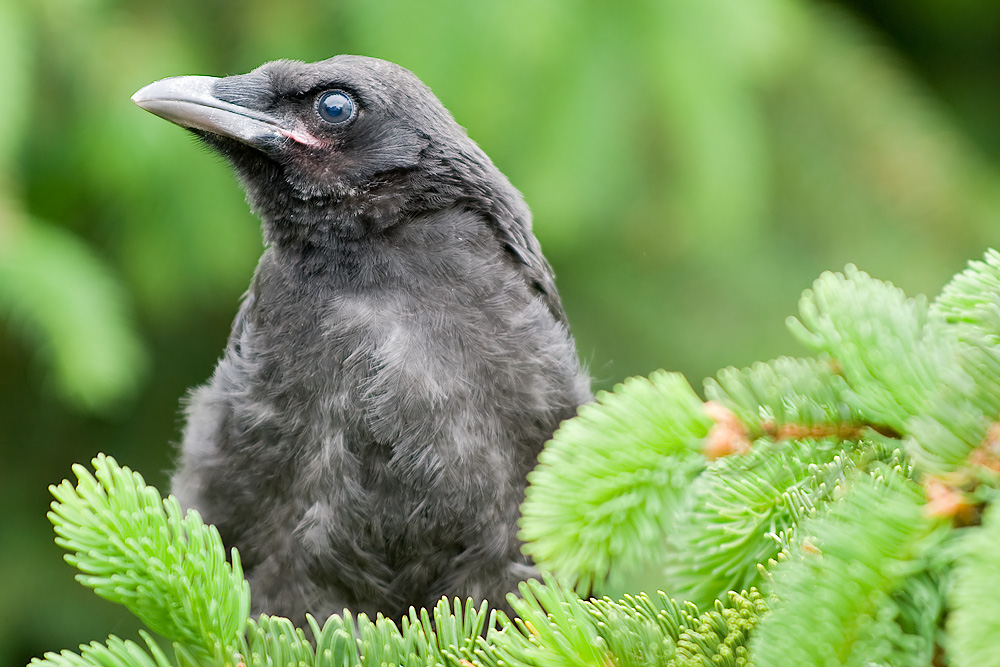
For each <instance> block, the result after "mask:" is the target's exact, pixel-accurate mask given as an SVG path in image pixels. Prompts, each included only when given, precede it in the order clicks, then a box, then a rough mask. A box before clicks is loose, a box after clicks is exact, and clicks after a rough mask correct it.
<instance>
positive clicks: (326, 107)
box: [316, 90, 354, 125]
mask: <svg viewBox="0 0 1000 667" xmlns="http://www.w3.org/2000/svg"><path fill="white" fill-rule="evenodd" d="M316 109H317V111H318V112H319V115H320V118H322V119H323V120H325V121H326V122H328V123H333V124H334V125H340V124H342V123H346V122H347V121H349V120H351V119H352V118H354V100H352V99H351V98H350V97H349V96H348V95H347V94H346V93H343V92H341V91H339V90H331V91H330V92H327V93H323V94H322V95H320V96H319V101H318V102H317V103H316Z"/></svg>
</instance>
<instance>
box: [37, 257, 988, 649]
mask: <svg viewBox="0 0 1000 667" xmlns="http://www.w3.org/2000/svg"><path fill="white" fill-rule="evenodd" d="M789 324H790V326H791V328H792V330H793V331H795V332H796V334H797V337H798V338H799V339H800V340H801V341H802V342H803V343H804V344H805V345H806V346H807V347H808V348H809V349H811V350H812V356H809V357H805V358H791V357H783V358H780V359H776V360H773V361H769V362H762V363H758V364H754V365H753V366H750V367H749V368H743V369H736V368H727V369H724V370H722V371H720V372H719V373H718V374H717V375H716V376H715V377H712V378H709V379H707V380H706V381H705V383H704V393H703V397H701V396H699V395H698V394H697V393H696V392H695V391H694V389H692V387H691V386H690V385H689V384H688V382H687V381H686V380H685V379H684V378H683V377H682V376H680V375H678V374H676V373H668V372H664V371H657V372H654V373H652V374H651V375H650V376H649V377H646V378H631V379H629V380H626V381H625V382H623V383H622V384H620V385H618V386H617V387H615V389H614V390H613V391H611V392H604V393H602V394H600V395H599V396H598V397H597V401H596V402H595V403H593V404H590V405H587V406H584V407H583V408H581V410H580V412H579V415H578V416H577V417H575V418H574V419H571V420H569V421H567V422H564V423H563V425H562V426H561V428H560V429H559V430H558V431H557V432H556V434H555V435H554V436H553V438H552V440H551V441H550V442H549V443H548V444H547V445H546V448H545V451H544V452H543V454H542V456H541V458H540V461H539V465H538V467H537V468H536V469H535V471H534V472H533V473H531V475H530V477H529V482H530V485H529V488H528V492H527V496H526V499H525V502H524V505H523V507H522V512H523V517H522V520H521V537H522V539H524V540H525V543H526V547H525V548H526V550H527V552H528V553H529V554H530V555H531V556H532V557H533V558H534V559H535V561H536V563H537V564H538V566H539V567H540V569H542V570H543V571H545V572H547V573H549V574H546V576H545V577H543V580H542V581H539V582H535V581H532V582H529V583H527V584H524V585H522V587H521V589H520V597H518V598H517V599H513V598H512V600H511V604H512V606H513V608H514V610H515V611H516V613H517V617H515V618H513V619H510V618H507V617H506V616H505V615H503V614H501V613H496V612H490V611H489V610H488V607H487V606H486V605H485V604H484V605H482V606H476V605H474V604H473V603H472V602H471V601H465V602H463V601H460V600H453V601H448V600H442V601H441V602H440V603H439V604H438V605H437V606H436V607H435V608H434V609H432V610H419V611H417V610H413V611H411V612H410V614H409V616H408V617H406V618H403V619H401V620H400V621H399V622H398V623H397V622H395V621H393V620H390V619H386V618H382V617H378V618H376V619H369V618H367V617H365V616H364V615H358V616H357V617H353V616H351V615H350V614H349V613H347V612H345V614H344V615H343V616H333V617H331V618H329V619H314V618H311V617H310V618H309V619H308V627H307V628H296V627H295V626H294V625H293V624H292V623H291V622H290V621H289V620H287V619H283V618H278V617H267V616H261V617H259V618H255V619H250V618H249V613H248V610H249V596H250V590H249V588H248V586H247V584H246V582H245V581H244V579H243V576H242V570H241V568H240V561H239V555H238V553H237V552H236V551H235V550H234V551H232V552H231V553H229V554H227V553H226V551H225V549H224V548H223V546H222V543H221V540H220V539H219V535H218V533H217V531H215V529H214V528H212V527H211V526H206V525H205V524H204V523H203V522H202V521H201V520H200V518H199V517H198V515H197V513H195V512H188V513H187V514H186V515H182V513H181V510H180V507H179V506H178V504H177V502H176V501H175V500H174V499H172V498H166V499H163V498H162V497H161V496H160V494H159V493H158V492H157V491H156V490H155V489H153V488H152V487H150V486H148V485H146V484H145V482H144V480H143V479H142V477H141V476H140V475H139V474H138V473H135V472H132V471H130V470H129V469H128V468H123V467H120V466H119V465H118V464H117V463H116V462H115V461H114V460H113V459H111V458H110V457H105V456H99V457H97V458H96V459H94V461H93V469H94V472H93V473H92V472H90V470H89V469H87V468H85V467H83V466H77V467H76V468H75V470H74V472H75V475H76V478H77V481H76V482H75V483H71V482H69V481H64V482H63V483H62V484H61V485H59V486H57V487H53V488H52V493H53V495H54V497H55V502H54V503H53V506H52V512H51V513H50V515H49V516H50V519H51V520H52V522H53V524H54V526H55V530H56V535H57V538H56V541H57V543H58V544H59V545H60V546H62V547H63V548H65V549H66V550H67V551H68V554H67V556H66V559H67V561H68V562H69V563H70V564H71V565H73V566H74V567H76V568H77V569H78V570H79V571H80V574H79V575H78V577H77V578H78V580H79V581H80V582H81V583H82V584H84V585H85V586H88V587H90V588H92V589H93V590H94V591H95V592H96V593H97V594H98V595H100V596H102V597H104V598H106V599H109V600H111V601H114V602H118V603H120V604H123V605H125V606H126V607H127V608H128V609H129V610H130V611H131V612H132V613H134V614H135V615H136V616H137V617H138V618H140V619H141V620H142V621H143V622H144V623H145V624H146V626H147V627H148V628H149V629H150V630H151V631H153V632H155V633H157V634H158V635H160V636H161V637H163V638H164V639H166V640H167V641H168V642H169V643H170V644H171V645H172V652H169V653H170V654H169V655H168V652H164V651H163V650H162V649H161V648H160V644H159V643H157V642H156V641H154V640H153V638H152V637H151V636H150V635H148V634H145V633H144V634H143V635H142V640H143V644H139V643H136V642H134V641H130V640H122V639H119V638H117V637H114V636H112V637H110V638H109V639H108V640H107V641H106V642H104V643H97V642H95V643H92V644H89V645H85V646H82V647H80V649H79V651H78V652H75V653H74V652H70V651H63V652H62V653H59V654H56V653H49V654H47V655H46V656H45V657H44V658H43V659H36V660H35V661H34V662H33V663H32V664H33V665H36V666H38V667H43V666H44V667H57V666H64V667H85V666H86V667H96V666H98V665H100V666H104V667H113V666H119V665H120V666H123V667H124V666H125V665H139V666H142V667H153V666H156V667H167V666H174V665H176V666H178V667H181V666H188V665H232V666H233V667H237V666H246V665H302V666H312V665H316V666H320V665H324V666H325V665H331V666H332V665H338V666H355V665H358V666H361V665H364V666H366V667H367V666H369V665H381V664H398V665H447V666H449V667H459V666H461V667H499V666H500V665H507V666H515V665H525V666H527V665H533V666H543V665H553V666H554V665H569V664H578V665H619V666H626V665H647V664H658V665H667V666H671V667H673V666H681V665H723V666H725V665H731V666H737V665H740V666H743V665H759V666H761V667H765V666H768V667H769V666H772V665H796V666H798V665H824V666H825V665H859V666H860V665H886V666H897V665H899V666H904V665H913V666H917V665H922V666H926V665H931V664H934V665H937V664H945V660H946V661H947V664H949V665H952V666H953V667H973V666H975V667H984V666H990V665H1000V650H998V649H997V645H996V641H997V640H996V638H997V637H998V636H1000V555H998V554H1000V509H998V508H997V506H996V505H997V503H996V497H997V489H998V488H1000V253H997V252H995V251H992V250H991V251H989V252H988V253H987V254H986V256H985V258H984V259H983V260H982V261H976V262H971V263H970V265H969V267H968V269H966V270H965V271H963V272H962V273H960V274H959V275H957V276H956V277H955V278H954V279H953V280H952V281H951V282H950V283H949V284H948V285H947V286H946V287H945V288H944V290H943V291H942V293H941V295H940V296H939V297H938V298H937V299H936V300H934V301H932V302H931V301H928V300H927V299H925V298H923V297H917V298H909V297H907V296H906V295H905V294H904V293H903V292H902V291H901V290H899V289H898V288H896V287H894V286H893V285H891V284H889V283H886V282H882V281H879V280H876V279H874V278H872V277H870V276H869V275H867V274H866V273H864V272H863V271H860V270H858V269H857V268H855V267H853V266H848V267H847V268H846V269H845V270H844V271H843V272H842V273H826V274H823V275H822V276H821V277H820V278H819V279H818V280H817V281H816V282H815V283H814V285H813V287H812V289H810V290H807V291H806V292H805V293H804V294H803V296H802V299H801V301H800V303H799V316H798V318H793V319H790V321H789ZM227 556H228V559H227ZM642 590H647V591H650V592H649V593H639V592H638V591H642ZM657 591H658V592H657ZM603 594H607V595H608V597H596V596H599V595H603ZM591 596H594V597H591Z"/></svg>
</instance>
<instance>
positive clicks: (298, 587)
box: [132, 55, 592, 619]
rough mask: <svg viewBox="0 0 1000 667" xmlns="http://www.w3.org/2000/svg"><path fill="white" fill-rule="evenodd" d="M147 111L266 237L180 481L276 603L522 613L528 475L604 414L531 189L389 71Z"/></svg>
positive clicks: (248, 82)
mask: <svg viewBox="0 0 1000 667" xmlns="http://www.w3.org/2000/svg"><path fill="white" fill-rule="evenodd" d="M132 100H133V102H134V103H135V104H137V105H138V106H139V107H141V108H142V109H144V110H146V111H149V112H151V113H153V114H155V115H157V116H159V117H161V118H163V119H166V120H168V121H171V122H172V123H175V124H176V125H179V126H181V127H183V128H186V129H187V130H189V131H190V132H192V133H194V135H196V136H197V137H198V139H200V141H201V142H203V143H204V144H205V145H207V146H208V147H209V148H210V149H211V150H213V151H215V152H217V153H218V154H220V155H222V156H223V157H224V158H225V159H226V161H228V163H229V164H230V165H231V167H232V168H233V170H234V171H235V174H236V176H237V178H238V180H239V182H240V183H241V185H242V187H243V189H244V190H245V192H246V197H247V201H248V203H249V205H250V208H251V209H252V211H253V212H255V213H256V214H257V216H259V218H260V219H261V221H262V234H263V240H264V250H263V254H262V255H261V257H260V260H259V263H258V264H257V267H256V269H255V271H254V274H253V277H252V279H251V283H250V286H249V288H248V290H247V291H246V293H245V294H244V296H243V298H242V301H241V303H240V307H239V309H238V312H237V314H236V317H235V321H234V323H233V325H232V330H231V332H230V335H229V338H228V341H227V344H226V346H225V349H224V351H223V353H222V356H221V358H220V359H219V361H218V364H217V366H216V367H215V370H214V372H213V373H212V375H211V377H210V378H209V379H208V381H207V382H206V383H205V384H203V385H201V386H199V387H196V388H195V389H193V390H192V391H191V392H190V393H189V394H188V395H187V397H186V399H184V407H183V412H184V420H185V424H184V426H183V430H182V435H181V439H180V446H179V454H178V457H177V458H178V460H177V463H176V469H175V471H174V472H173V475H172V477H171V492H172V493H173V494H174V495H175V496H176V498H177V499H178V500H179V501H180V503H181V505H182V506H183V507H185V508H189V509H195V510H197V511H198V512H199V513H200V514H201V516H202V517H203V519H204V520H205V521H206V522H209V523H212V524H214V525H215V526H216V527H217V528H218V530H219V534H220V536H221V537H222V540H223V542H224V543H225V544H226V545H227V546H229V547H235V548H236V549H237V550H238V552H239V554H240V558H241V562H242V565H243V568H244V573H245V575H246V577H247V580H248V581H249V584H250V590H251V599H252V603H251V609H252V611H253V612H254V613H265V614H269V615H278V616H285V617H289V618H299V619H301V618H302V616H303V615H304V614H306V613H310V614H312V615H314V616H316V617H326V616H328V615H331V614H334V613H343V611H344V610H345V609H348V610H350V611H352V612H354V613H365V614H367V615H369V616H374V615H376V614H382V615H384V616H386V617H396V618H399V617H402V616H404V615H406V614H407V613H409V609H410V608H411V607H413V608H417V609H419V608H421V607H429V606H433V605H434V604H435V603H436V602H437V600H439V599H440V598H442V597H444V596H448V597H461V598H472V599H473V600H476V601H488V602H489V604H490V605H492V606H494V607H496V608H498V609H504V610H509V606H508V603H507V602H506V601H505V598H506V596H507V594H508V593H511V592H516V590H517V586H518V583H519V582H521V581H523V580H525V579H528V578H530V577H533V576H537V573H536V570H535V568H534V565H533V563H532V561H531V559H530V558H529V557H528V556H526V555H525V554H524V553H523V549H522V544H521V542H520V541H519V539H518V535H517V522H518V518H519V505H520V503H521V502H522V500H523V497H524V492H525V486H526V481H525V480H526V476H527V474H528V473H529V471H530V470H531V469H532V468H533V467H534V466H535V464H536V462H537V457H538V455H539V452H540V451H541V449H542V446H543V444H544V443H545V442H546V441H547V440H548V439H549V438H550V437H551V435H552V433H553V432H554V431H555V429H556V428H557V427H558V425H559V424H560V422H562V421H563V420H565V419H568V418H570V417H572V416H573V415H574V414H575V413H576V411H577V408H578V407H579V406H580V405H582V404H584V403H586V402H589V401H590V400H591V399H592V394H591V388H590V378H589V376H588V373H587V371H586V369H585V367H584V366H583V365H582V364H581V362H580V360H579V357H578V354H577V351H576V346H575V342H574V338H573V336H572V335H571V333H570V330H569V326H568V323H567V318H566V313H565V310H564V308H563V306H562V303H561V301H560V297H559V294H558V292H557V290H556V286H555V281H554V276H553V271H552V268H551V266H550V264H549V263H548V261H547V260H546V259H545V257H544V256H543V255H542V252H541V248H540V246H539V242H538V240H537V239H536V237H535V236H534V234H533V232H532V227H531V225H532V219H531V213H530V211H529V209H528V207H527V205H526V203H525V201H524V198H523V197H522V195H521V194H520V193H519V192H518V190H516V189H515V188H514V186H513V185H511V183H510V181H509V180H508V179H507V178H506V177H505V176H504V175H503V173H501V171H500V170H499V169H498V168H497V167H496V166H495V165H494V164H493V162H492V161H491V160H490V158H489V157H488V156H487V155H486V154H485V153H484V152H483V151H482V150H481V149H480V148H479V146H478V145H477V144H476V143H475V142H474V141H473V140H472V139H470V138H469V136H468V134H467V132H466V131H465V129H464V128H463V127H462V126H460V125H459V124H458V123H457V122H456V121H455V120H454V118H453V117H452V115H451V114H450V112H449V111H447V110H446V108H445V107H444V106H443V105H442V103H441V102H440V101H439V100H438V98H437V97H436V96H435V95H434V93H433V92H431V90H430V88H428V87H427V86H426V85H425V84H424V83H422V82H421V81H420V79H418V78H417V76H416V75H414V74H413V73H411V72H410V71H409V70H407V69H405V68H403V67H401V66H399V65H396V64H393V63H390V62H387V61H384V60H380V59H377V58H371V57H366V56H354V55H338V56H335V57H333V58H329V59H327V60H322V61H319V62H313V63H306V62H301V61H295V60H277V61H273V62H268V63H265V64H263V65H261V66H260V67H258V68H257V69H254V70H253V71H251V72H249V73H247V74H239V75H230V76H225V77H210V76H177V77H171V78H167V79H162V80H160V81H156V82H154V83H151V84H149V85H147V86H145V87H144V88H141V89H140V90H139V91H138V92H136V93H135V95H134V96H133V97H132Z"/></svg>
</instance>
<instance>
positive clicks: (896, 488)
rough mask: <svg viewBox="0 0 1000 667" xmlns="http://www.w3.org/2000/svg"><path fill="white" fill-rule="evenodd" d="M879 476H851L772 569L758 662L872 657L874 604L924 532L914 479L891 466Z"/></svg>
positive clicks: (900, 574) (895, 584) (902, 570)
mask: <svg viewBox="0 0 1000 667" xmlns="http://www.w3.org/2000/svg"><path fill="white" fill-rule="evenodd" d="M881 474H882V475H884V476H882V477H879V478H877V479H872V478H870V477H868V476H860V477H859V478H858V479H855V480H853V482H852V483H851V485H850V486H849V487H848V490H847V493H845V494H844V496H843V498H842V499H841V500H840V501H839V502H837V503H835V504H833V505H832V506H831V508H830V511H829V512H828V513H827V514H826V515H825V516H823V517H822V518H819V519H817V520H816V521H812V522H810V523H809V524H807V527H806V529H807V530H808V535H809V537H808V540H809V541H808V547H806V548H802V547H800V548H799V549H797V550H796V553H794V554H793V556H792V557H791V558H789V559H788V560H786V561H785V562H783V563H781V564H780V565H778V566H777V567H776V568H775V571H774V590H775V591H776V594H777V595H778V596H779V600H778V601H777V602H776V603H775V604H774V606H773V611H772V613H771V614H770V615H769V616H768V617H767V619H766V620H765V621H764V622H763V623H762V624H761V627H760V630H759V632H758V633H757V634H756V636H755V637H754V641H753V648H754V657H755V659H756V660H757V661H758V662H759V663H760V664H763V665H769V664H782V661H789V664H795V665H830V666H833V665H865V664H868V663H869V662H870V661H871V660H872V659H873V658H874V657H875V656H873V655H871V651H870V646H868V645H867V644H866V642H865V639H866V638H867V637H866V636H867V635H868V634H869V633H877V632H879V631H880V629H881V628H880V627H879V626H878V624H876V623H875V622H874V621H875V619H876V616H877V615H878V612H879V610H880V608H881V607H882V606H883V604H884V602H885V599H886V597H887V596H888V595H889V594H890V593H892V592H893V591H894V590H896V589H898V588H899V587H900V586H901V584H902V582H903V581H904V579H905V577H906V576H907V574H909V572H908V571H907V569H908V568H907V565H908V561H909V560H911V559H912V558H913V557H914V554H915V552H916V550H917V546H916V545H917V543H918V542H919V540H920V538H922V537H924V536H925V535H926V534H927V533H928V532H930V528H929V525H928V523H929V522H928V521H927V519H926V518H924V517H923V516H922V515H921V508H920V505H921V503H922V500H923V499H922V496H921V494H920V493H919V492H918V491H917V490H916V489H915V485H914V484H913V483H912V482H909V481H908V480H907V479H906V477H905V476H904V475H903V474H901V473H900V472H897V471H896V470H893V469H887V470H885V471H884V472H883V473H881ZM873 508H877V511H874V512H873V511H872V510H873ZM859 647H861V648H859Z"/></svg>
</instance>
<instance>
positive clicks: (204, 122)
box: [132, 76, 293, 146]
mask: <svg viewBox="0 0 1000 667" xmlns="http://www.w3.org/2000/svg"><path fill="white" fill-rule="evenodd" d="M219 80H220V79H218V78H217V77H214V76H175V77H171V78H169V79H161V80H160V81H156V82H155V83H151V84H149V85H148V86H146V87H145V88H142V89H140V90H139V91H138V92H137V93H136V94H135V95H133V96H132V101H133V102H135V103H136V104H137V105H139V106H140V107H142V108H143V109H145V110H146V111H148V112H150V113H152V114H155V115H157V116H159V117H160V118H164V119H166V120H169V121H170V122H171V123H176V124H177V125H180V126H181V127H187V128H191V129H193V130H202V131H205V132H211V133H213V134H218V135H221V136H224V137H230V138H231V139H236V140H237V141H241V142H243V143H245V144H249V145H251V146H260V145H261V144H262V143H265V142H266V141H267V140H271V141H273V140H274V139H275V138H279V139H281V138H285V137H290V136H292V134H293V133H292V132H291V131H290V130H289V129H286V128H284V127H283V126H282V123H281V121H280V120H279V119H277V118H274V117H273V116H269V115H268V114H266V113H263V112H261V111H256V110H254V109H248V108H246V107H242V106H239V105H238V104H232V103H230V102H225V101H223V100H220V99H219V98H217V97H216V96H215V92H214V91H215V84H216V82H217V81H219Z"/></svg>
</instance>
